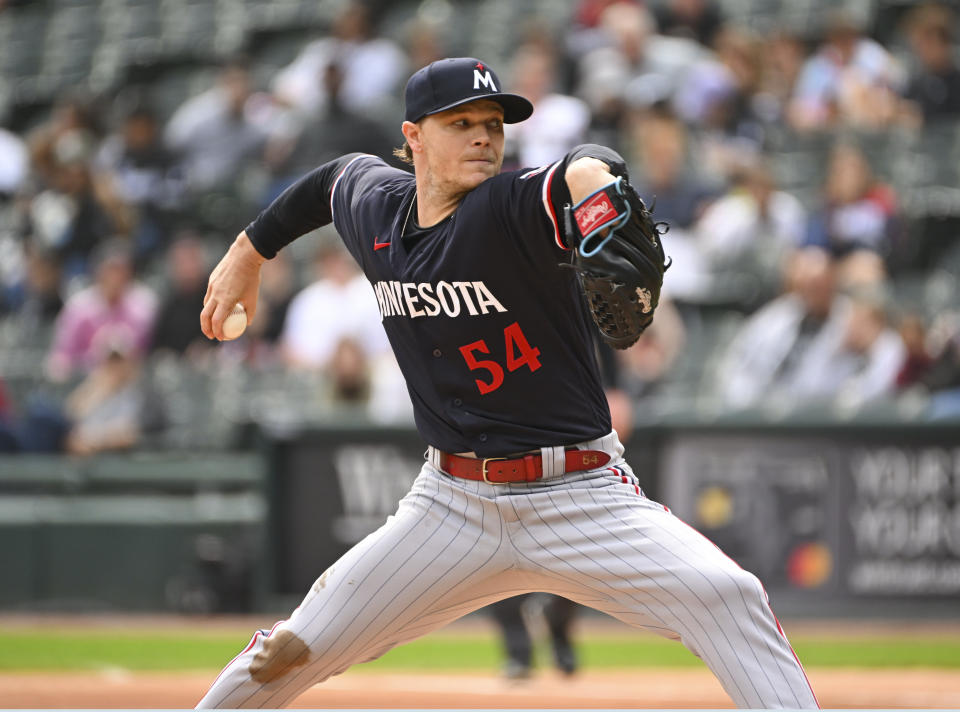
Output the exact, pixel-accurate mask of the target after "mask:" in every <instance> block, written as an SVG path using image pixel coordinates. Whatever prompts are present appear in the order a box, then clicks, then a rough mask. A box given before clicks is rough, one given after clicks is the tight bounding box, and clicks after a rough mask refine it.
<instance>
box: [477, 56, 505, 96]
mask: <svg viewBox="0 0 960 712" xmlns="http://www.w3.org/2000/svg"><path fill="white" fill-rule="evenodd" d="M480 72H483V74H480ZM481 84H483V86H485V87H486V88H487V89H489V90H490V91H500V90H499V89H497V85H496V84H494V83H493V77H492V76H490V70H489V69H484V68H483V62H477V66H476V67H474V70H473V88H474V89H479V88H480V85H481Z"/></svg>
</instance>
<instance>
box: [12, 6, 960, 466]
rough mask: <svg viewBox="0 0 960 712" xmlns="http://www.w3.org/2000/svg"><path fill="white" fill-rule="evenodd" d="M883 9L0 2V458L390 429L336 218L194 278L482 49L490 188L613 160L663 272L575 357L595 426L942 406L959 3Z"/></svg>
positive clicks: (957, 127) (959, 368)
mask: <svg viewBox="0 0 960 712" xmlns="http://www.w3.org/2000/svg"><path fill="white" fill-rule="evenodd" d="M958 10H960V8H958V6H957V4H956V3H946V4H945V3H922V4H921V3H915V2H904V1H899V0H847V1H846V2H839V1H836V2H834V1H831V0H790V1H787V0H783V1H781V0H646V2H640V1H630V0H619V1H610V0H568V1H560V0H476V1H475V2H473V1H468V0H420V1H407V0H368V1H366V2H360V1H346V0H343V1H341V0H274V1H273V2H259V1H254V0H35V1H17V0H0V451H2V452H70V453H75V454H88V453H93V452H100V451H105V450H123V449H129V448H137V447H141V448H155V449H167V448H177V449H188V450H189V449H191V448H203V449H208V448H214V449H217V448H233V447H237V446H239V445H241V444H242V443H243V442H244V439H245V437H246V434H248V433H249V430H248V429H247V426H249V425H250V424H269V425H272V426H275V427H283V426H284V425H289V424H291V423H298V422H311V423H323V422H338V423H342V422H344V421H349V420H350V419H352V418H356V419H357V421H358V422H369V421H371V420H372V421H373V422H376V423H383V424H402V425H407V424H410V423H411V422H412V416H411V410H410V406H409V400H408V398H407V395H406V390H405V386H404V385H403V382H402V378H401V377H400V375H399V373H398V371H397V368H396V364H395V362H394V361H393V357H392V355H391V354H390V351H389V346H388V344H387V342H386V339H385V336H384V334H383V331H382V328H381V326H380V317H379V313H378V310H377V306H376V301H375V298H374V296H373V293H372V290H371V289H370V287H369V285H368V284H367V283H366V281H365V280H364V279H363V277H362V276H361V275H359V273H358V272H357V269H356V267H355V265H354V264H353V262H352V260H351V259H350V258H349V256H347V255H346V254H345V252H344V251H343V250H342V248H341V247H340V243H339V239H338V238H337V236H336V233H335V232H333V231H332V229H326V230H321V231H318V232H319V234H317V235H315V236H312V237H309V238H304V239H301V240H299V241H298V242H296V243H294V244H293V245H292V246H291V247H290V248H289V249H288V250H286V251H285V252H283V253H281V255H280V256H278V257H277V258H276V259H274V260H272V261H271V262H269V263H267V265H266V266H265V268H264V271H263V286H262V290H261V301H260V306H259V309H258V313H257V320H256V322H255V323H254V324H253V325H252V326H251V328H250V329H248V331H247V333H246V334H245V335H244V336H243V337H242V338H240V339H238V340H236V341H234V342H230V343H223V344H219V343H214V342H210V341H208V340H207V339H205V338H204V337H203V336H202V334H201V333H200V329H199V312H200V309H201V306H202V301H203V296H204V292H205V289H206V279H207V276H208V274H209V271H210V269H211V268H212V266H213V265H214V264H215V263H216V260H217V259H218V258H219V256H220V255H221V254H222V253H223V252H224V251H225V249H226V248H227V246H228V245H229V243H230V242H231V241H232V240H233V238H234V237H235V236H236V234H237V233H238V232H239V231H240V230H241V229H243V227H244V226H245V225H246V224H247V222H249V221H250V220H251V219H252V218H253V217H254V216H255V215H256V214H257V213H258V212H259V211H260V210H261V209H262V208H263V207H265V206H266V205H267V204H268V203H269V202H270V200H271V199H272V198H274V197H275V196H276V195H278V194H279V193H280V192H281V191H282V190H283V189H284V188H285V187H286V186H288V185H289V184H290V183H291V182H293V181H294V180H295V179H296V178H297V177H298V176H300V175H302V174H303V173H305V172H307V171H309V170H311V169H312V168H313V167H315V166H317V165H319V164H320V163H322V162H324V161H326V160H329V159H331V158H334V157H336V156H339V155H341V154H344V153H348V152H351V151H366V152H369V153H374V154H377V155H380V156H382V157H384V158H385V159H386V160H395V159H392V158H391V157H390V154H391V150H392V148H393V147H395V146H397V145H399V144H401V143H402V136H401V134H400V131H399V126H400V122H401V116H402V104H401V97H402V88H403V84H404V82H405V81H406V79H407V77H408V76H409V75H410V73H412V72H413V71H415V70H416V69H417V68H419V67H421V66H424V65H425V64H427V63H429V62H431V61H433V60H435V59H438V58H440V57H444V56H464V55H465V56H476V57H479V58H481V59H483V61H485V62H489V63H490V64H492V65H493V66H494V67H496V68H497V71H498V73H499V74H500V76H501V78H503V79H504V81H505V82H506V83H507V85H508V87H509V88H510V89H511V90H512V91H515V92H518V93H521V94H524V95H525V96H527V97H529V98H530V99H531V101H533V103H534V105H535V107H536V110H535V113H534V115H533V117H532V118H531V119H530V120H529V121H527V122H525V123H523V124H519V125H516V126H509V127H507V129H508V134H507V158H506V160H505V166H504V167H505V169H509V168H516V167H521V166H537V165H542V164H545V163H550V162H552V161H555V160H557V159H558V158H559V157H561V156H562V155H563V154H564V153H565V152H566V151H567V150H568V149H569V148H571V147H572V146H574V145H576V144H578V143H582V142H587V141H593V142H598V143H602V144H605V145H608V146H611V147H613V148H615V149H617V150H618V151H620V153H621V154H622V155H623V156H624V157H625V158H626V160H627V163H628V165H629V168H630V172H631V181H632V182H633V184H634V185H635V186H636V187H637V188H638V190H639V192H640V194H641V195H642V196H643V197H644V198H645V199H646V200H647V201H648V203H653V202H654V201H655V206H656V207H655V214H656V216H657V218H659V219H661V220H664V221H666V222H667V223H668V224H669V226H670V232H669V233H668V234H667V235H666V237H665V245H666V249H667V252H668V254H670V255H671V256H672V257H673V259H674V266H673V267H672V269H671V270H670V271H669V272H668V273H667V279H666V286H665V292H664V293H665V298H664V299H663V300H662V303H661V306H660V309H659V311H658V313H657V318H656V321H655V323H654V325H653V327H652V328H651V329H650V330H648V332H647V333H646V334H645V335H644V336H643V337H642V339H641V341H640V342H639V343H638V344H637V345H636V346H634V347H633V348H631V349H629V350H627V351H625V352H618V353H613V352H606V351H605V352H602V353H601V358H602V362H603V364H604V370H605V373H606V377H607V380H608V387H609V395H610V401H611V405H612V407H613V413H614V418H615V425H616V426H617V427H618V429H619V430H620V431H621V434H622V435H623V436H628V435H629V432H630V430H631V429H632V428H634V427H641V426H642V425H643V424H644V423H645V422H663V421H664V420H669V419H671V418H686V419H690V418H693V419H698V420H701V421H709V422H714V421H716V420H717V419H724V418H738V417H745V416H746V417H751V418H757V417H761V418H769V419H771V420H777V421H783V420H784V419H789V418H797V419H803V418H806V419H811V418H814V419H817V420H818V421H821V420H822V421H824V422H829V421H831V420H835V419H841V420H851V419H858V418H860V419H873V420H876V419H878V418H879V419H884V420H887V421H889V420H904V421H907V420H909V421H924V420H931V421H932V420H940V419H945V418H957V417H960V288H958V281H960V239H958V235H960V47H958V44H957V37H958V31H960V12H958Z"/></svg>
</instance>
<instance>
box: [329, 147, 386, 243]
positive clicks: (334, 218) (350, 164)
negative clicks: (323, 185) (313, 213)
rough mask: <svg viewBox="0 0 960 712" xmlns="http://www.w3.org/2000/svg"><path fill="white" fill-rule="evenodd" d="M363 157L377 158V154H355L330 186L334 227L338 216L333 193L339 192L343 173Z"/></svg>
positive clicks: (331, 214)
mask: <svg viewBox="0 0 960 712" xmlns="http://www.w3.org/2000/svg"><path fill="white" fill-rule="evenodd" d="M361 158H376V156H372V155H370V154H369V153H362V154H360V155H359V156H354V157H353V158H351V159H350V162H349V163H348V164H347V165H345V166H344V167H343V170H342V171H340V175H338V176H337V179H336V180H335V181H333V186H331V188H330V220H331V222H333V224H334V227H336V222H335V221H336V219H337V218H336V216H335V215H334V212H333V194H334V193H336V192H337V184H339V183H340V179H341V178H343V174H344V173H346V172H347V169H348V168H349V167H350V166H352V165H353V162H354V161H356V160H359V159H361Z"/></svg>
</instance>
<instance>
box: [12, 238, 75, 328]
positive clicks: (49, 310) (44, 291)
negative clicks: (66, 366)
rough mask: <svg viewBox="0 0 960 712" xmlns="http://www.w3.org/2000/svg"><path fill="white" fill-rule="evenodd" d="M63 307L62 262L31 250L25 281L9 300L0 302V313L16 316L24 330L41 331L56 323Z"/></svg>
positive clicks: (54, 257) (16, 286)
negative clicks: (61, 290)
mask: <svg viewBox="0 0 960 712" xmlns="http://www.w3.org/2000/svg"><path fill="white" fill-rule="evenodd" d="M62 308H63V297H62V296H61V293H60V262H59V260H58V259H57V258H56V256H54V255H53V254H51V253H49V252H43V251H41V250H38V249H35V248H34V249H32V250H30V251H29V252H28V254H27V255H26V267H25V269H24V274H23V278H22V280H21V281H20V282H19V283H18V284H16V285H15V286H14V288H13V289H11V290H10V291H9V292H8V294H7V298H6V300H0V313H3V312H4V311H7V312H8V313H10V314H13V315H15V316H16V317H17V319H18V320H19V321H20V324H21V328H26V329H42V328H43V327H46V326H49V325H50V324H52V323H53V321H54V319H56V317H57V314H59V313H60V310H61V309H62Z"/></svg>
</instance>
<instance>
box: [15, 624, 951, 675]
mask: <svg viewBox="0 0 960 712" xmlns="http://www.w3.org/2000/svg"><path fill="white" fill-rule="evenodd" d="M247 641H248V632H243V633H240V632H237V633H234V632H229V631H221V630H214V631H201V632H197V631H195V630H192V629H188V628H171V629H169V630H162V629H157V628H150V629H136V628H130V629H123V630H118V629H115V628H110V629H106V630H98V629H96V628H86V629H83V630H65V631H59V630H51V629H49V628H47V627H41V628H36V629H31V628H18V629H16V630H12V631H11V630H7V631H2V630H0V671H4V672H21V671H58V670H59V671H69V670H90V669H110V668H118V669H124V670H138V671H147V670H152V671H177V670H204V669H211V670H213V669H218V668H220V667H222V666H223V665H224V664H225V663H226V662H227V661H229V660H230V659H231V658H232V657H233V656H234V655H235V654H236V653H238V652H239V651H240V650H241V649H242V648H243V647H244V646H245V645H246V643H247ZM578 642H579V650H580V654H581V659H582V662H583V665H584V667H585V668H590V669H611V670H612V669H617V668H634V669H635V668H637V667H642V668H651V667H661V668H684V667H699V666H702V664H703V663H701V662H700V661H699V660H697V659H696V658H695V657H693V655H691V654H690V653H689V652H688V651H687V650H686V649H685V648H684V647H683V646H681V645H680V644H678V643H674V642H671V641H668V640H664V639H661V638H657V637H653V636H648V635H633V634H629V633H626V634H625V633H619V632H618V633H594V632H587V633H586V634H584V635H582V636H580V638H579V641H578ZM791 642H792V643H793V646H794V648H795V650H796V652H797V655H798V656H799V657H800V659H801V660H802V661H803V664H804V666H806V667H808V668H812V667H824V668H934V669H960V637H958V636H944V635H937V634H933V633H925V634H896V635H894V634H882V635H876V634H871V635H860V636H857V635H855V634H850V633H845V634H842V635H841V634H838V635H830V634H828V633H816V634H803V633H799V634H794V635H791ZM538 652H539V657H538V659H540V660H547V657H546V652H545V651H543V650H540V651H538ZM501 662H502V654H501V651H500V647H499V642H498V640H497V638H496V637H495V636H494V635H493V634H492V633H489V634H488V633H477V632H458V631H441V632H439V633H435V634H433V635H430V636H427V637H425V638H421V639H420V640H417V641H414V642H412V643H409V644H407V645H404V646H401V647H399V648H395V649H394V650H392V651H390V652H389V653H387V655H385V656H384V657H382V658H380V659H379V660H376V661H374V662H372V663H368V664H366V665H362V666H359V667H358V668H356V669H357V670H358V671H360V670H365V671H371V672H385V671H390V670H417V669H420V670H427V669H429V670H432V671H435V672H437V671H460V670H477V669H489V670H495V669H497V667H498V666H499V665H500V663H501Z"/></svg>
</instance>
